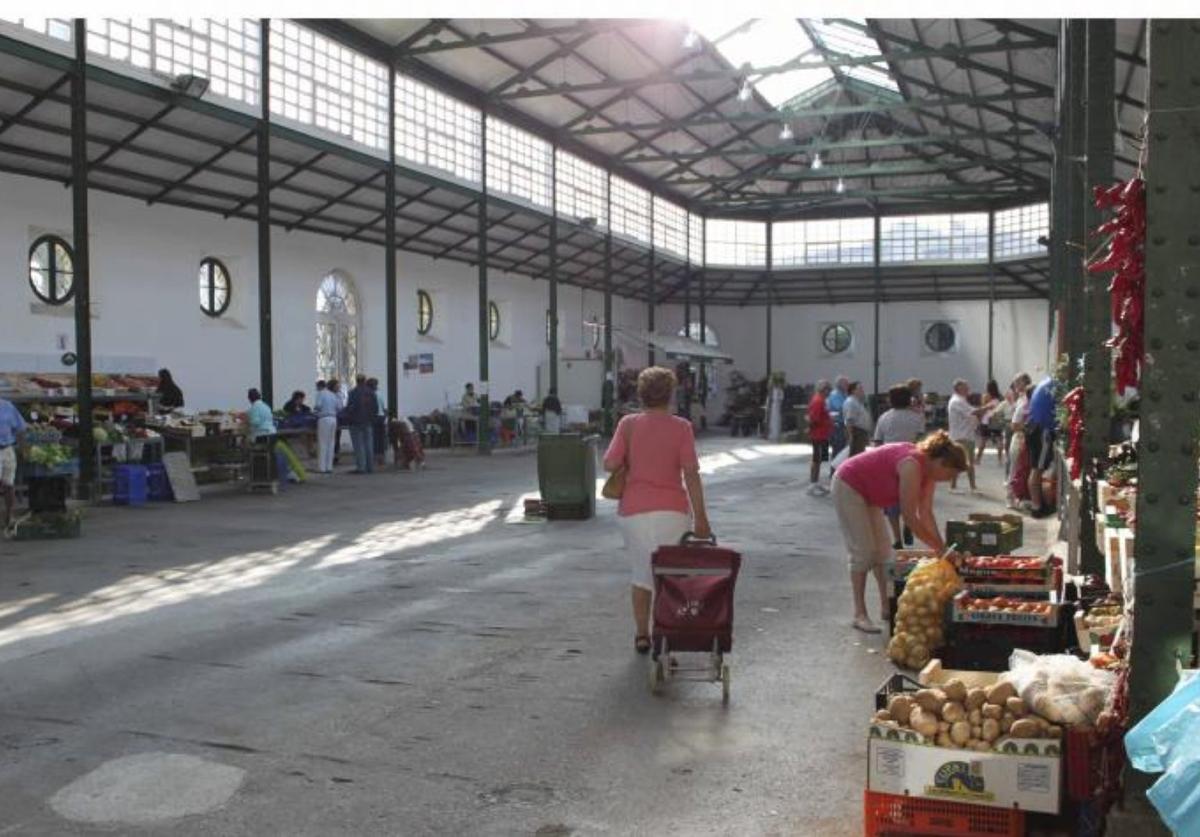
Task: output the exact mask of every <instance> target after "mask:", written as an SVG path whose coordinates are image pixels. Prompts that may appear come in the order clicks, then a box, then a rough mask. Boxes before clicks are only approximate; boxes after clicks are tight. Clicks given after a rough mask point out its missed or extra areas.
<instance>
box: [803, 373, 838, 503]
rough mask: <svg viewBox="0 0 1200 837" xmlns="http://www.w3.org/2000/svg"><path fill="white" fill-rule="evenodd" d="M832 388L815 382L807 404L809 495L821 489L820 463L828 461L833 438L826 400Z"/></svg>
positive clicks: (827, 384) (826, 384) (820, 382)
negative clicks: (809, 453) (810, 445)
mask: <svg viewBox="0 0 1200 837" xmlns="http://www.w3.org/2000/svg"><path fill="white" fill-rule="evenodd" d="M831 390H832V387H830V386H829V381H824V380H822V381H817V388H816V390H815V391H814V392H813V396H812V398H811V399H810V400H809V402H808V440H809V442H811V443H812V462H811V463H810V465H809V472H808V481H809V489H808V490H809V493H810V494H811V493H813V492H817V491H823V490H824V489H822V488H821V463H822V462H828V461H829V439H830V437H831V436H833V419H832V418H831V417H830V415H829V408H828V406H827V404H826V399H827V398H828V397H829V393H830V391H831Z"/></svg>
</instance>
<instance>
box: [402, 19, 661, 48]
mask: <svg viewBox="0 0 1200 837" xmlns="http://www.w3.org/2000/svg"><path fill="white" fill-rule="evenodd" d="M652 22H656V21H650V20H642V21H638V20H622V21H611V22H606V21H598V20H590V19H589V20H585V21H583V22H581V23H572V24H568V25H563V26H533V27H531V28H529V29H527V30H525V31H524V32H506V33H504V34H502V35H489V34H487V33H486V32H481V33H479V34H478V35H465V34H463V33H462V32H461V31H457V30H456V31H455V34H456V35H457V36H458V37H459V40H458V41H451V42H438V41H435V42H433V43H429V44H423V45H421V46H408V47H406V48H405V49H404V54H405V55H429V54H431V53H439V52H449V51H452V50H456V49H482V48H483V47H494V46H496V45H498V44H512V43H518V42H520V41H533V40H539V39H542V38H554V37H569V36H573V35H580V34H585V33H586V34H587V35H588V36H589V37H592V36H595V35H602V34H604V33H605V32H611V31H613V30H614V29H617V28H618V27H622V26H631V25H638V24H639V23H640V24H642V25H646V24H648V23H652ZM424 37H428V36H424Z"/></svg>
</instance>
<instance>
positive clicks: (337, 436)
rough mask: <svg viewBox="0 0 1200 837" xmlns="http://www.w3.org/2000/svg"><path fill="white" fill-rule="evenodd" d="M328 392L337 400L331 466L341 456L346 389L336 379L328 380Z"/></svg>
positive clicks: (344, 423) (344, 424)
mask: <svg viewBox="0 0 1200 837" xmlns="http://www.w3.org/2000/svg"><path fill="white" fill-rule="evenodd" d="M326 386H328V387H329V391H330V392H332V393H333V397H334V398H336V399H337V405H338V411H337V427H335V428H334V431H333V464H334V465H337V464H338V458H339V457H341V455H342V428H343V427H345V426H346V417H345V410H346V388H345V387H344V386H342V382H341V381H339V380H338V379H337V378H330V379H329V380H328V381H327V382H326Z"/></svg>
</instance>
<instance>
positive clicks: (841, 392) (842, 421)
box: [825, 375, 850, 459]
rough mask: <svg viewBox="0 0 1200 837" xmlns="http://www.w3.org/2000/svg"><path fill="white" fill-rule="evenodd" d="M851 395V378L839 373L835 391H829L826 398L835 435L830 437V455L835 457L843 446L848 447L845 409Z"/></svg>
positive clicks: (834, 384) (835, 382) (834, 386)
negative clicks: (847, 399)
mask: <svg viewBox="0 0 1200 837" xmlns="http://www.w3.org/2000/svg"><path fill="white" fill-rule="evenodd" d="M849 395H850V379H849V378H847V377H846V376H845V375H838V376H837V378H835V379H834V382H833V392H831V393H829V397H828V398H826V399H825V404H826V406H827V407H828V408H829V416H830V418H832V419H833V435H832V436H830V438H829V455H830V456H831V457H833V458H834V459H836V458H837V455H838V454H839V453H841V452H842V448H844V447H846V417H845V415H844V414H843V410H844V408H845V406H846V398H847V397H849Z"/></svg>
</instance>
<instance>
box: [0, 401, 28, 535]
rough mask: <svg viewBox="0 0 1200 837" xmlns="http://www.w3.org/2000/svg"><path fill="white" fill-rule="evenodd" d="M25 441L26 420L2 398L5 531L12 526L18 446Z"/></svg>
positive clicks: (0, 468) (0, 469) (0, 491)
mask: <svg viewBox="0 0 1200 837" xmlns="http://www.w3.org/2000/svg"><path fill="white" fill-rule="evenodd" d="M24 441H25V419H24V418H23V417H22V416H21V412H20V411H19V410H18V409H17V407H16V405H15V404H13V403H12V402H11V401H7V400H5V399H3V398H0V495H3V496H4V527H3V528H4V529H7V528H8V527H9V525H11V524H12V514H13V506H14V505H15V503H16V488H15V486H16V484H17V446H18V445H23V443H24Z"/></svg>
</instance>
